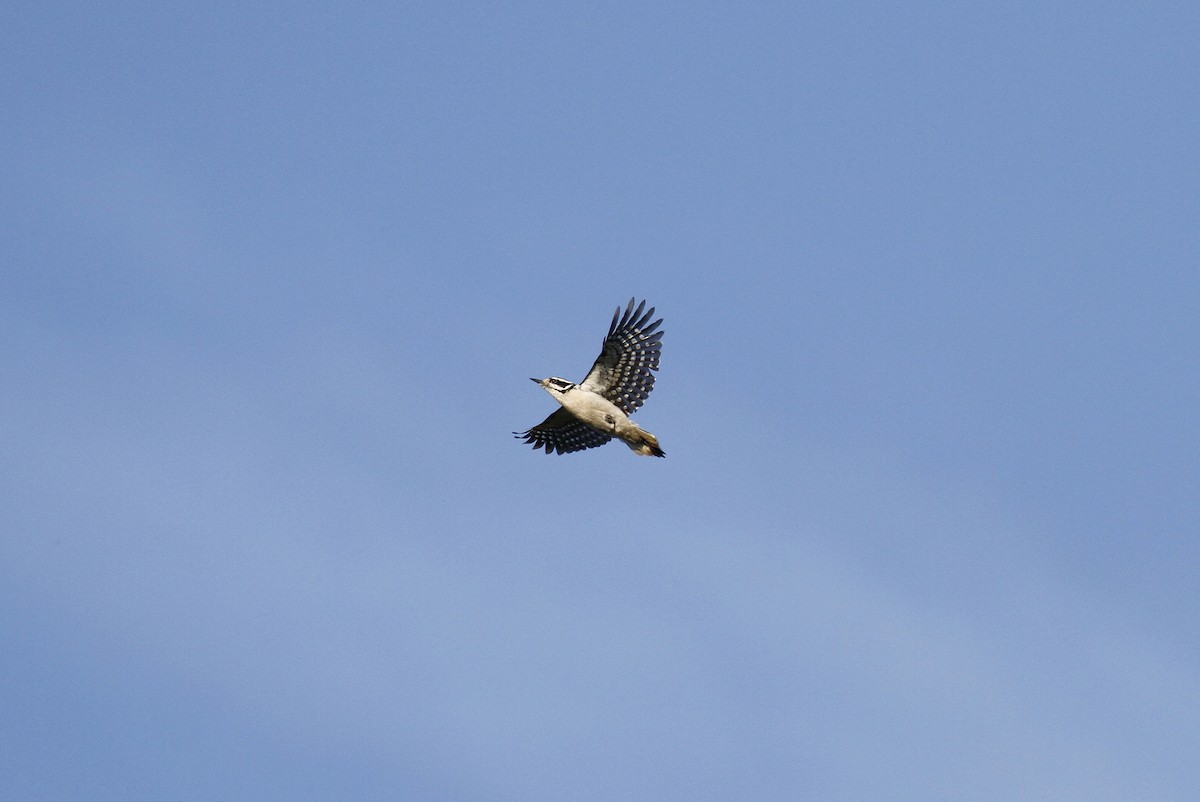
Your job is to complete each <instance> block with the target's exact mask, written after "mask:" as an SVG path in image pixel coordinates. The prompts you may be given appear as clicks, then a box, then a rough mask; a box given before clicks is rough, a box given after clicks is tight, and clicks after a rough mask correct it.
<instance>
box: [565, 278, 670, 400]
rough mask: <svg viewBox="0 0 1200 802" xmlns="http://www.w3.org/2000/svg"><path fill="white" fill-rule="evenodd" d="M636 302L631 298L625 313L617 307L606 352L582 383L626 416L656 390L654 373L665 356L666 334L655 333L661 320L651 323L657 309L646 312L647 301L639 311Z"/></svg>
mask: <svg viewBox="0 0 1200 802" xmlns="http://www.w3.org/2000/svg"><path fill="white" fill-rule="evenodd" d="M633 303H634V299H633V298H630V299H629V305H628V306H626V307H625V313H624V314H622V313H621V307H619V306H618V307H617V311H616V312H615V313H614V314H613V319H612V324H611V325H610V326H609V327H608V336H607V337H605V338H604V347H603V350H601V352H600V356H599V357H597V358H596V362H595V364H594V365H592V369H591V371H590V372H589V373H588V375H587V378H586V379H584V380H583V384H582V386H583V388H584V389H587V390H591V391H592V392H595V393H599V394H600V395H602V396H604V397H605V398H607V399H608V400H609V401H612V402H613V403H614V404H616V405H617V406H618V407H620V408H621V411H622V412H624V413H625V414H626V415H632V414H633V412H634V410H636V409H637V408H638V407H640V406H641V405H642V403H643V402H645V400H646V397H647V396H648V395H650V391H651V390H653V389H654V371H656V370H658V359H659V356H660V354H661V353H662V336H663V332H661V331H656V329H657V328H658V327H659V326H660V325H661V324H662V318H659V319H658V320H656V321H654V322H653V323H651V322H650V318H652V317H653V316H654V307H650V309H649V310H647V311H646V312H645V313H643V311H642V310H644V309H645V308H646V302H645V301H642V302H641V303H640V304H638V306H637V309H634V307H633Z"/></svg>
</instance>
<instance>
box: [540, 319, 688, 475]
mask: <svg viewBox="0 0 1200 802" xmlns="http://www.w3.org/2000/svg"><path fill="white" fill-rule="evenodd" d="M633 303H634V301H633V299H632V298H631V299H629V306H628V307H626V309H625V314H624V316H622V315H621V308H620V307H617V312H616V314H615V315H613V322H612V325H611V326H609V329H608V336H607V337H605V339H604V347H603V350H602V351H601V353H600V356H599V357H597V359H596V362H595V363H594V364H593V365H592V369H591V371H589V372H588V375H587V378H586V379H584V380H583V382H582V383H581V384H575V383H574V382H570V381H567V380H566V379H560V378H558V377H556V376H552V377H550V378H548V379H533V381H535V382H537V383H538V384H539V385H540V386H541V387H542V388H543V389H545V390H546V392H548V393H550V395H551V396H553V397H554V400H556V401H558V403H559V404H561V405H562V408H561V409H559V410H556V411H555V412H554V413H553V414H552V415H550V417H548V418H546V420H544V421H542V422H541V423H540V424H538V425H537V426H535V427H533V428H532V429H530V430H528V431H526V432H523V433H518V434H517V437H520V438H522V439H524V440H525V442H526V443H530V444H532V445H533V447H534V448H544V449H545V450H546V453H547V454H549V453H550V452H552V451H554V452H557V453H559V454H565V453H569V452H572V451H582V450H584V449H587V448H594V447H596V446H602V445H604V444H605V443H607V442H608V441H609V440H611V439H612V438H614V437H615V438H617V439H618V440H621V441H622V442H624V443H625V444H626V445H627V446H629V447H630V448H631V449H633V451H634V453H637V454H641V455H643V456H655V457H662V456H665V454H664V453H663V450H662V449H661V448H659V446H658V438H657V437H655V436H654V435H652V434H650V433H649V432H647V431H646V430H645V429H643V428H642V427H640V426H638V425H637V424H636V423H634V422H633V420H632V419H631V418H630V417H629V415H630V413H632V412H633V411H634V410H636V409H637V408H638V407H639V406H641V404H642V402H643V401H645V400H646V396H648V395H649V394H650V391H651V390H652V389H653V388H654V373H653V372H652V371H655V370H658V359H659V353H660V351H661V349H662V335H663V333H662V332H661V331H658V332H656V331H655V329H657V328H658V326H659V325H660V324H661V323H662V320H656V321H654V322H653V323H648V321H649V320H650V318H651V316H653V314H654V308H653V307H651V309H650V311H648V312H646V313H645V314H643V313H642V310H643V309H644V308H645V306H646V302H645V301H643V302H642V303H641V304H640V305H639V306H638V307H637V311H636V312H635V311H634V308H633Z"/></svg>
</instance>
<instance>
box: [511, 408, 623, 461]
mask: <svg viewBox="0 0 1200 802" xmlns="http://www.w3.org/2000/svg"><path fill="white" fill-rule="evenodd" d="M513 434H514V435H515V436H516V437H518V438H521V439H522V440H524V441H525V442H526V443H529V444H530V445H532V446H533V447H534V449H539V448H544V449H546V453H547V454H549V453H551V452H557V453H559V454H570V453H571V452H573V451H583V450H584V449H587V448H595V447H596V446H602V445H604V444H605V443H607V442H608V441H609V440H611V439H612V438H611V437H609V436H608V435H607V434H604V433H603V432H600V431H597V430H596V429H593V428H592V427H591V426H588V425H587V424H586V423H584V422H583V421H581V420H579V418H577V417H575V416H574V415H572V414H571V413H570V412H567V411H566V410H565V409H563V408H562V407H559V408H558V409H556V410H555V411H554V412H553V413H551V415H550V417H548V418H546V419H545V420H544V421H542V422H541V423H539V424H538V425H537V426H534V427H533V428H532V429H530V430H529V431H526V432H513Z"/></svg>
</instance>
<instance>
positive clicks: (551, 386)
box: [530, 376, 575, 394]
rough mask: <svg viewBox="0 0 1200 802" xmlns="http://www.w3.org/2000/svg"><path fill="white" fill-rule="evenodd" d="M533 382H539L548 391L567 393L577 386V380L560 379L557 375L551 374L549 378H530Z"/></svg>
mask: <svg viewBox="0 0 1200 802" xmlns="http://www.w3.org/2000/svg"><path fill="white" fill-rule="evenodd" d="M530 381H531V382H537V383H538V384H540V385H541V386H542V387H543V388H544V389H545V390H546V392H548V393H551V394H553V393H565V392H567V391H568V390H571V389H573V388H574V387H575V382H569V381H567V380H566V379H560V378H558V377H557V376H551V377H550V378H548V379H530Z"/></svg>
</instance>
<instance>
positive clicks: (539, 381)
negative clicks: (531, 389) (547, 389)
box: [529, 377, 542, 384]
mask: <svg viewBox="0 0 1200 802" xmlns="http://www.w3.org/2000/svg"><path fill="white" fill-rule="evenodd" d="M529 380H530V381H531V382H537V383H538V384H541V383H542V380H541V379H535V378H532V377H530V379H529Z"/></svg>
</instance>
